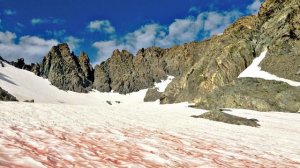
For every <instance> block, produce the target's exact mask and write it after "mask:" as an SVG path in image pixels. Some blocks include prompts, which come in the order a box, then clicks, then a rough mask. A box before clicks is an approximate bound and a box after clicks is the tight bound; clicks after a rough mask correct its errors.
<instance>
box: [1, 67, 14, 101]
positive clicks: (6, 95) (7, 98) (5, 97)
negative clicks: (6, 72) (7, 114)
mask: <svg viewBox="0 0 300 168" xmlns="http://www.w3.org/2000/svg"><path fill="white" fill-rule="evenodd" d="M0 75H2V74H1V73H0ZM0 80H2V79H1V76H0ZM0 101H18V100H17V99H16V97H14V96H13V95H11V94H9V93H8V92H7V91H5V90H3V89H2V88H1V87H0Z"/></svg>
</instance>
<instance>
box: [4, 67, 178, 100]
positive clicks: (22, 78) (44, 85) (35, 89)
mask: <svg viewBox="0 0 300 168" xmlns="http://www.w3.org/2000/svg"><path fill="white" fill-rule="evenodd" d="M172 79H173V77H168V79H167V80H165V81H163V82H161V83H157V84H156V87H158V88H159V90H160V91H163V90H164V89H165V88H166V87H167V85H168V84H169V83H170V82H171V80H172ZM0 87H2V88H3V89H4V90H6V91H8V92H9V93H11V94H12V95H14V96H15V97H16V98H17V99H18V100H20V101H24V100H32V99H34V101H35V102H39V103H64V104H77V105H99V104H103V103H106V101H112V102H115V101H121V102H132V101H133V102H137V103H138V102H142V101H143V98H144V96H145V93H146V90H141V91H139V92H135V93H131V94H127V95H121V94H118V93H100V92H98V91H96V90H94V91H92V92H90V93H87V94H86V93H76V92H72V91H63V90H59V89H58V88H56V87H55V86H53V85H51V83H50V82H49V81H48V80H47V79H44V78H42V77H38V76H36V75H34V74H33V73H31V72H29V71H26V70H22V69H17V68H15V67H13V66H11V65H9V64H6V63H5V67H0Z"/></svg>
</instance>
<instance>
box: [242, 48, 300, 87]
mask: <svg viewBox="0 0 300 168" xmlns="http://www.w3.org/2000/svg"><path fill="white" fill-rule="evenodd" d="M267 52H268V51H267V50H266V51H264V52H262V53H261V54H260V56H259V57H257V58H255V59H254V60H253V62H252V64H251V65H250V66H249V67H248V68H247V69H245V70H244V71H243V72H242V73H241V74H240V75H239V78H245V77H251V78H262V79H266V80H276V81H281V82H286V83H288V84H289V85H291V86H300V82H296V81H292V80H288V79H284V78H280V77H278V76H276V75H273V74H270V73H268V72H265V71H262V70H261V67H259V64H260V63H261V62H262V61H263V60H264V58H265V57H266V55H267Z"/></svg>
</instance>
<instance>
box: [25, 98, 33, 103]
mask: <svg viewBox="0 0 300 168" xmlns="http://www.w3.org/2000/svg"><path fill="white" fill-rule="evenodd" d="M24 102H25V103H34V100H33V99H32V100H25V101H24Z"/></svg>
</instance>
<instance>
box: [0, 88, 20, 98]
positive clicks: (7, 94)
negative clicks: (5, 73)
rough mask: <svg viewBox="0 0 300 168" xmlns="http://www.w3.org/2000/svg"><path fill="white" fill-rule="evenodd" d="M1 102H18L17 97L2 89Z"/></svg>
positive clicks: (0, 93)
mask: <svg viewBox="0 0 300 168" xmlns="http://www.w3.org/2000/svg"><path fill="white" fill-rule="evenodd" d="M0 101H18V100H17V98H16V97H14V96H13V95H11V94H9V93H8V92H7V91H5V90H3V89H2V88H1V87H0Z"/></svg>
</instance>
